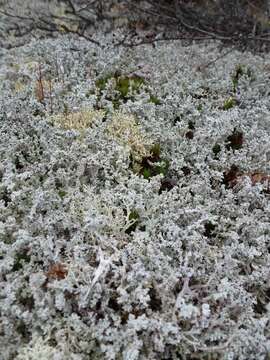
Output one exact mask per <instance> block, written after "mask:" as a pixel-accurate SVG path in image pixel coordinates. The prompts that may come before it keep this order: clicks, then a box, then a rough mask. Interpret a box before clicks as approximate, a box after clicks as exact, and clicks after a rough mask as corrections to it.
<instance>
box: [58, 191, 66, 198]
mask: <svg viewBox="0 0 270 360" xmlns="http://www.w3.org/2000/svg"><path fill="white" fill-rule="evenodd" d="M66 194H67V193H66V191H65V190H59V191H58V195H59V196H60V198H61V199H64V197H65V196H66Z"/></svg>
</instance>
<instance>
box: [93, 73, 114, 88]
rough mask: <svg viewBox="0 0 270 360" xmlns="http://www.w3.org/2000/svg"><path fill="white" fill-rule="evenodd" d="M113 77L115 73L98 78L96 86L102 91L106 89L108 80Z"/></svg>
mask: <svg viewBox="0 0 270 360" xmlns="http://www.w3.org/2000/svg"><path fill="white" fill-rule="evenodd" d="M112 78H113V75H107V76H105V77H103V78H100V79H98V80H97V81H96V87H97V88H98V89H99V90H101V91H103V90H105V88H106V85H107V83H108V81H109V80H110V79H112Z"/></svg>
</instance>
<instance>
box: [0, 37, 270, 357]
mask: <svg viewBox="0 0 270 360" xmlns="http://www.w3.org/2000/svg"><path fill="white" fill-rule="evenodd" d="M111 40H112V39H111V38H109V37H108V38H107V39H106V38H103V39H102V38H101V39H100V41H101V42H102V43H103V44H104V47H98V46H95V45H92V44H91V43H88V42H86V41H82V40H78V39H75V38H71V37H68V36H63V37H59V38H58V39H44V40H37V41H33V42H32V43H29V44H27V45H25V46H23V47H20V48H17V49H13V50H1V53H0V109H1V112H0V159H1V165H0V281H1V282H0V316H1V318H0V359H1V360H10V359H16V360H26V359H27V360H28V359H33V360H51V359H53V360H65V359H66V360H86V359H87V360H88V359H89V360H90V359H91V360H92V359H93V360H94V359H105V360H113V359H115V360H121V359H123V360H137V359H138V360H146V359H154V360H155V359H163V360H165V359H172V360H174V359H183V360H184V359H186V360H188V359H189V360H191V359H208V360H209V359H224V360H225V359H226V360H229V359H230V360H234V359H235V360H236V359H237V360H244V359H245V360H247V359H261V360H266V359H269V356H270V355H269V354H270V325H269V324H270V323H269V321H270V305H269V300H270V268H269V264H270V224H269V219H270V203H269V198H270V181H269V179H270V178H269V176H270V147H269V143H270V100H269V91H270V90H269V75H270V59H269V57H267V56H265V57H259V56H254V55H251V54H249V53H239V52H236V51H231V52H230V53H228V51H226V50H222V51H224V52H227V55H225V56H224V57H222V58H220V59H218V60H217V61H215V59H217V58H218V57H219V55H220V49H219V47H218V46H219V44H216V43H212V44H211V43H210V44H208V45H198V44H194V45H193V46H189V47H183V46H181V44H180V43H178V42H173V43H163V44H162V43H157V44H156V46H155V47H152V46H147V45H145V46H138V47H134V48H121V47H117V48H115V47H113V46H112V45H109V44H110V43H111Z"/></svg>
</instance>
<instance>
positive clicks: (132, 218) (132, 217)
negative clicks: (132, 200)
mask: <svg viewBox="0 0 270 360" xmlns="http://www.w3.org/2000/svg"><path fill="white" fill-rule="evenodd" d="M139 219H140V215H139V213H138V212H137V211H136V210H132V211H131V212H130V214H129V216H128V221H129V222H131V225H129V226H128V228H127V229H126V230H125V233H126V234H131V233H132V232H133V231H135V230H136V228H137V226H138V224H139Z"/></svg>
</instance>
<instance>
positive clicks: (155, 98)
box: [148, 94, 161, 105]
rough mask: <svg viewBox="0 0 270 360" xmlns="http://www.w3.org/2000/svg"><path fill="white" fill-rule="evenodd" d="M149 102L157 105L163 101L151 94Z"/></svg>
mask: <svg viewBox="0 0 270 360" xmlns="http://www.w3.org/2000/svg"><path fill="white" fill-rule="evenodd" d="M148 102H149V103H152V104H155V105H161V101H160V100H159V99H158V98H157V97H156V96H155V95H153V94H150V97H149V101H148Z"/></svg>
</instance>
